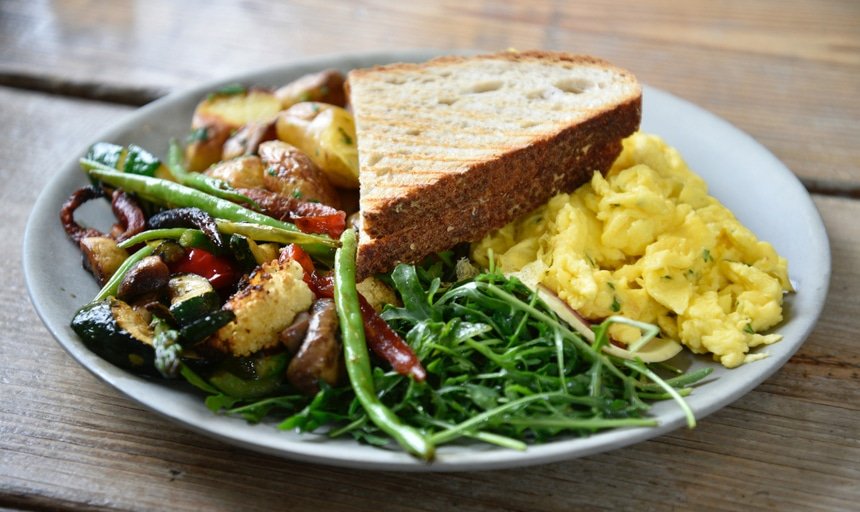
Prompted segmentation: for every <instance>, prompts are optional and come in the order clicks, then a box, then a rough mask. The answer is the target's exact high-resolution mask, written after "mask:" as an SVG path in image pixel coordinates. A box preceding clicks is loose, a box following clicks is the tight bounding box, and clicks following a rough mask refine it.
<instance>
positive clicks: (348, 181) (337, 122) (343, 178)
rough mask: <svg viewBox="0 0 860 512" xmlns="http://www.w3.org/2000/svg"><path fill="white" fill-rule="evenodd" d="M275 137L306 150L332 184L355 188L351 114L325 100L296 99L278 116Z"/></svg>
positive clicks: (353, 127)
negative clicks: (296, 101)
mask: <svg viewBox="0 0 860 512" xmlns="http://www.w3.org/2000/svg"><path fill="white" fill-rule="evenodd" d="M276 128H277V131H278V138H279V139H281V140H282V141H284V142H287V143H289V144H292V145H293V146H295V147H297V148H299V149H300V150H301V151H303V152H305V153H306V154H307V155H308V156H309V157H310V158H311V160H313V162H314V163H315V164H316V165H317V166H318V167H319V168H320V169H322V171H323V172H324V173H326V176H328V178H329V180H330V181H331V182H332V184H334V185H336V186H338V187H344V188H358V148H357V147H356V139H355V122H354V121H353V119H352V115H351V114H350V113H349V112H347V111H346V110H344V109H343V108H340V107H335V106H333V105H328V104H325V103H316V102H305V103H297V104H295V105H293V106H292V107H290V108H289V109H287V110H285V111H284V112H282V113H281V114H280V115H279V116H278V120H277V123H276Z"/></svg>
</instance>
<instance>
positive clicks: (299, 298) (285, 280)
mask: <svg viewBox="0 0 860 512" xmlns="http://www.w3.org/2000/svg"><path fill="white" fill-rule="evenodd" d="M312 303H313V293H311V290H310V288H309V287H308V286H307V284H305V283H304V282H303V281H302V269H301V267H299V266H298V265H297V264H294V263H293V262H291V261H287V262H283V263H280V262H278V261H277V260H275V261H271V262H269V263H264V264H263V265H261V266H260V267H258V268H257V269H256V270H255V271H254V273H253V274H251V275H250V277H249V278H248V280H247V286H244V287H243V288H242V289H240V290H239V291H238V292H236V293H235V294H234V295H233V296H231V297H230V299H229V300H228V301H227V303H226V304H225V305H224V309H227V310H230V311H232V312H234V313H235V314H236V321H235V322H233V323H230V324H228V325H226V326H225V327H224V328H223V329H221V330H220V331H218V332H217V333H216V334H215V336H213V337H212V338H211V339H210V340H209V342H208V345H209V346H211V347H212V349H214V350H218V351H220V352H223V353H225V354H232V355H234V356H238V357H244V356H249V355H251V354H254V353H256V352H259V351H260V350H265V349H271V348H274V347H277V346H279V345H280V341H279V340H278V334H280V332H281V331H283V330H284V329H285V328H287V327H288V326H289V325H290V324H292V323H293V320H295V318H296V315H297V314H299V313H300V312H302V311H307V309H308V308H309V307H310V306H311V304H312Z"/></svg>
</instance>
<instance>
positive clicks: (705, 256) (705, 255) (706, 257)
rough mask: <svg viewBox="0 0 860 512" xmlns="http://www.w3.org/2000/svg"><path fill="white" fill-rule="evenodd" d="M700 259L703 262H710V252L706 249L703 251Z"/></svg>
mask: <svg viewBox="0 0 860 512" xmlns="http://www.w3.org/2000/svg"><path fill="white" fill-rule="evenodd" d="M702 259H703V260H705V261H711V251H709V250H708V249H704V250H703V251H702Z"/></svg>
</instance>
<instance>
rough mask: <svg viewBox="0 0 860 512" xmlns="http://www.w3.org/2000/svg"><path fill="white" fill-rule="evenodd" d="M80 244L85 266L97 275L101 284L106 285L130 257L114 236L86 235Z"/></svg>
mask: <svg viewBox="0 0 860 512" xmlns="http://www.w3.org/2000/svg"><path fill="white" fill-rule="evenodd" d="M79 245H80V248H81V253H82V254H83V259H84V268H86V269H87V270H88V271H90V272H91V273H92V274H93V275H94V276H95V278H96V280H97V281H98V282H99V284H100V285H104V284H105V283H106V282H107V281H108V279H110V277H111V276H112V275H113V274H114V272H116V271H117V269H118V268H119V267H120V265H122V262H123V261H125V259H126V258H128V252H127V251H126V250H125V249H120V248H119V247H118V246H117V244H116V242H115V241H114V240H113V239H112V238H108V237H104V236H90V237H85V238H82V239H81V242H80V244H79Z"/></svg>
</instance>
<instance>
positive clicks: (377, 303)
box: [355, 276, 400, 312]
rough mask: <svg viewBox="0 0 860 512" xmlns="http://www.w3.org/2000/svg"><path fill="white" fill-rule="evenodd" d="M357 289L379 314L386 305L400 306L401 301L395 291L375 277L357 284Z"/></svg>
mask: <svg viewBox="0 0 860 512" xmlns="http://www.w3.org/2000/svg"><path fill="white" fill-rule="evenodd" d="M355 289H356V290H358V293H360V294H361V295H362V296H363V297H364V298H365V299H367V302H368V304H370V305H371V306H373V309H375V310H376V311H378V312H381V311H382V308H384V307H385V305H386V304H394V305H399V304H400V300H399V299H398V298H397V294H396V293H394V290H392V289H391V287H390V286H388V285H387V284H385V283H384V282H382V281H380V280H379V279H377V278H375V277H373V276H371V277H368V278H367V279H365V280H364V281H361V282H360V283H356V284H355Z"/></svg>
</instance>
